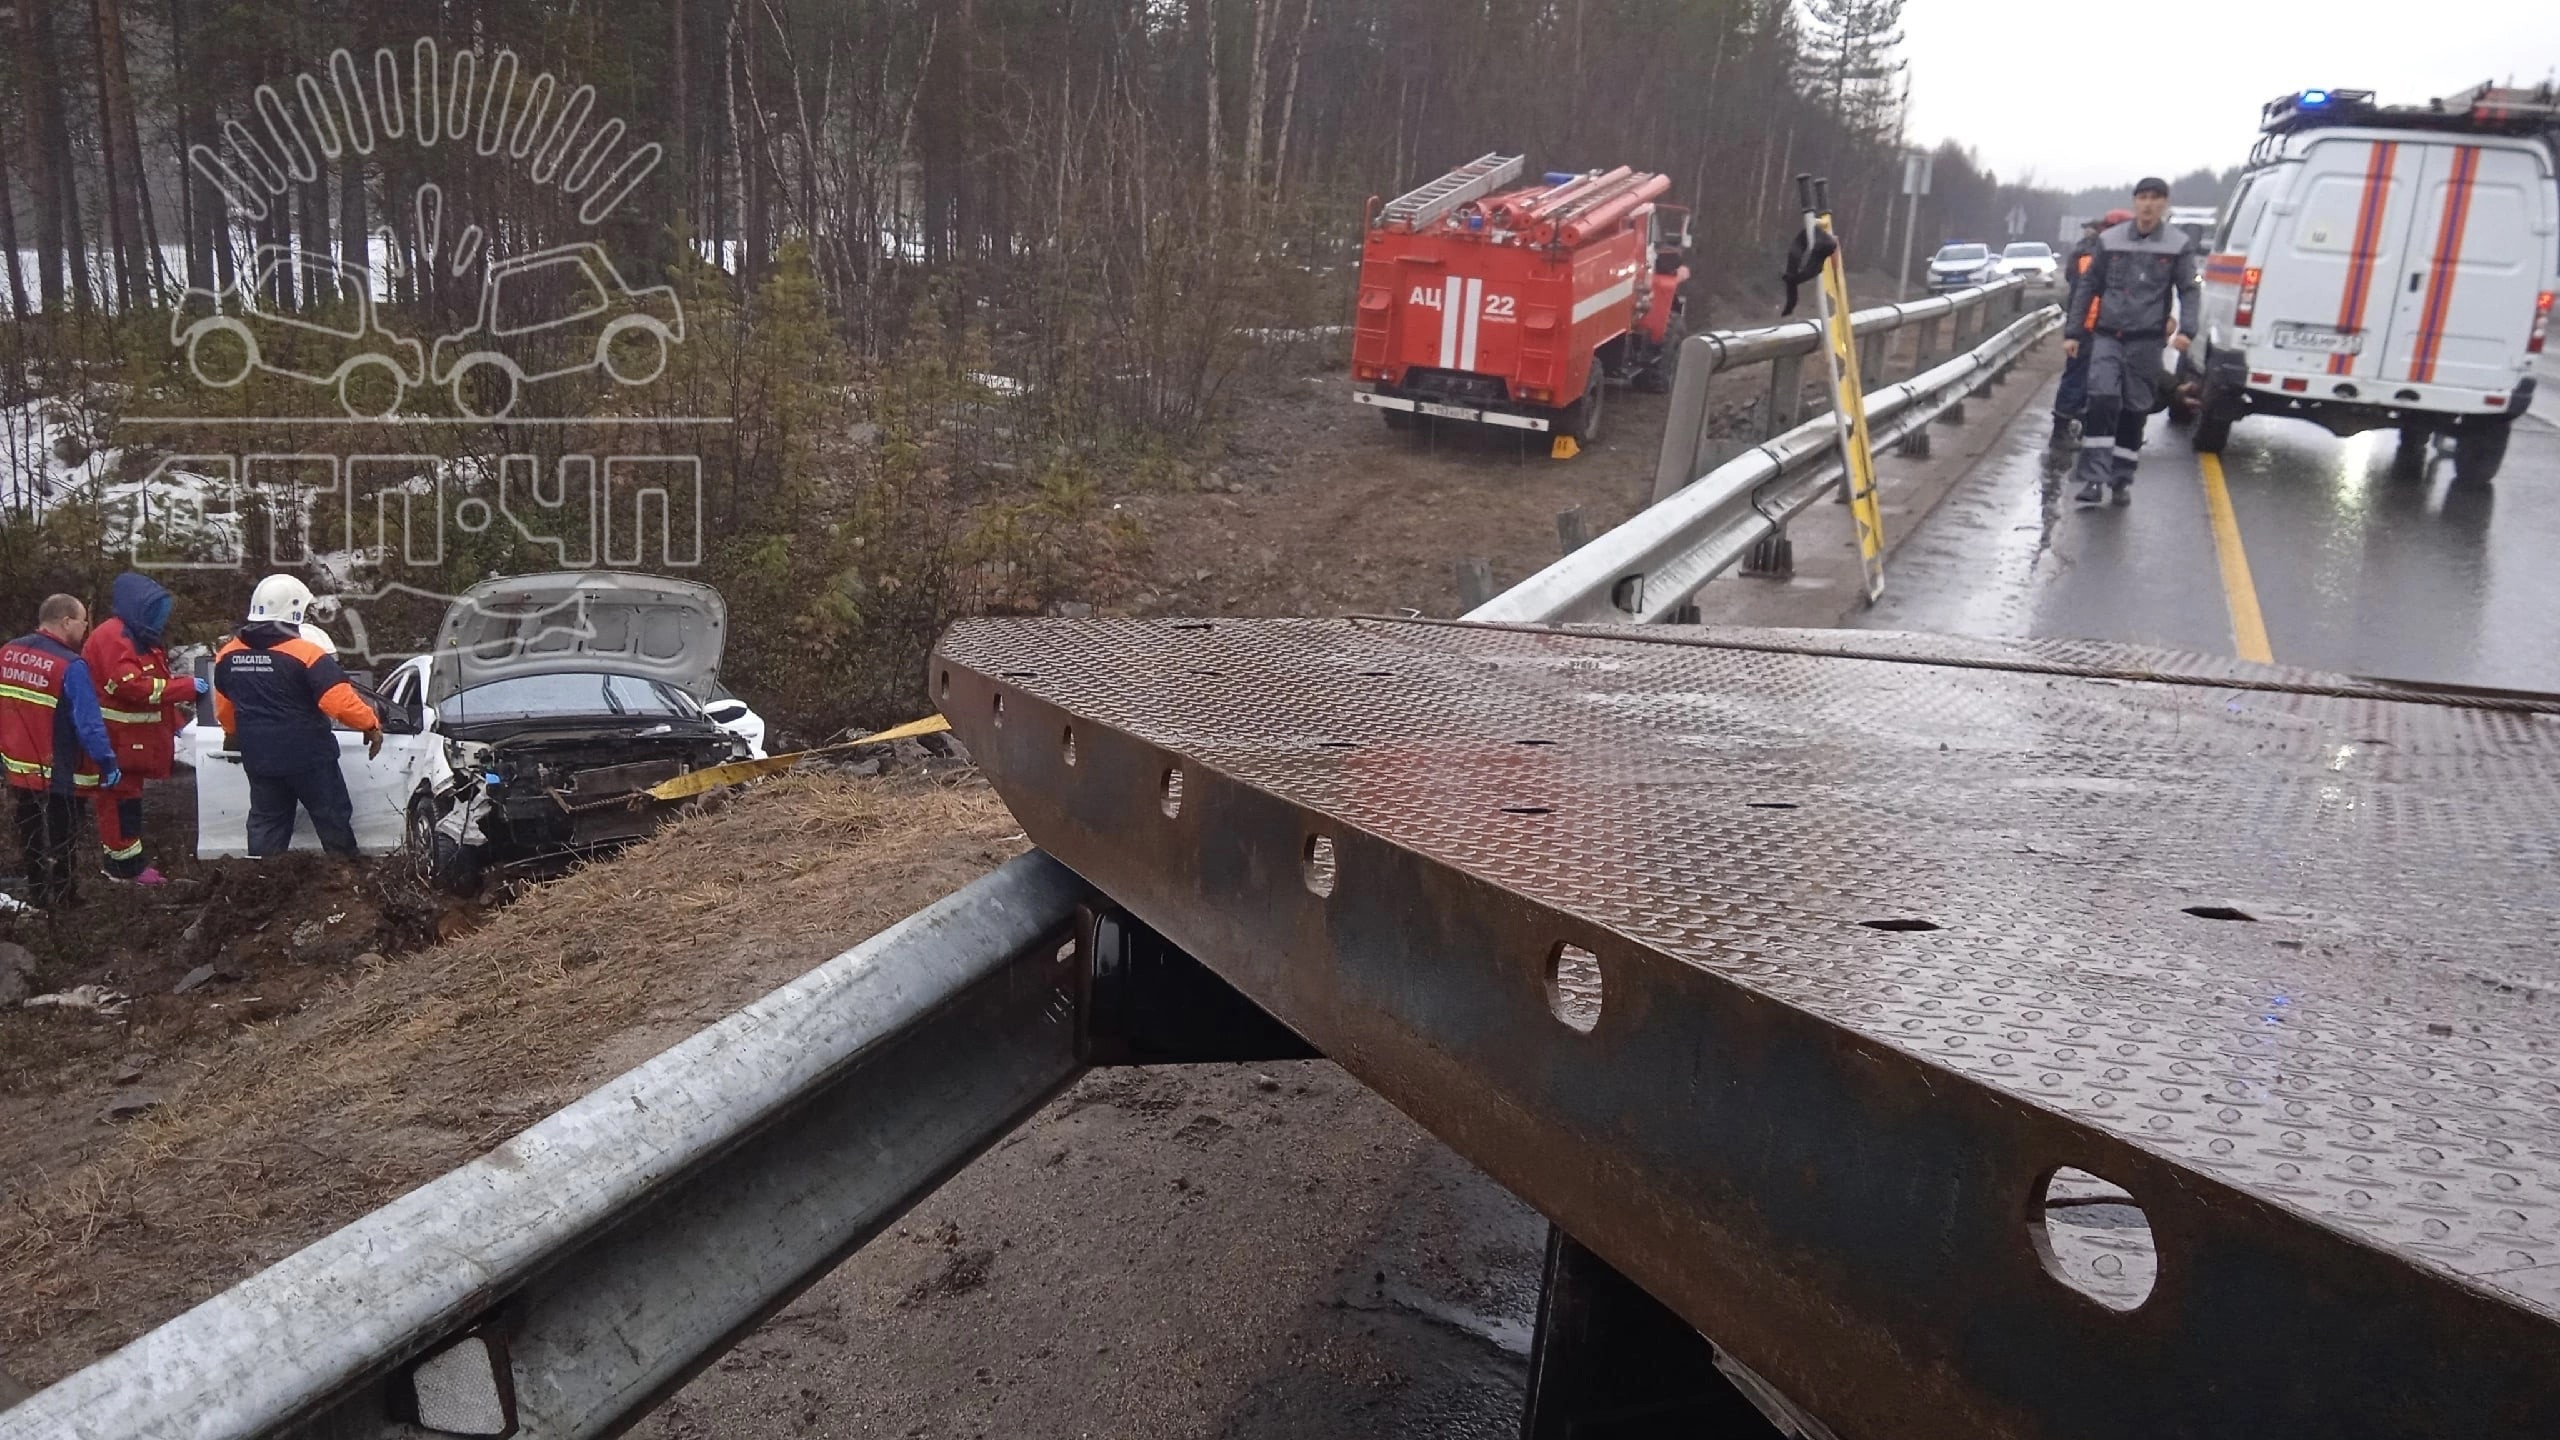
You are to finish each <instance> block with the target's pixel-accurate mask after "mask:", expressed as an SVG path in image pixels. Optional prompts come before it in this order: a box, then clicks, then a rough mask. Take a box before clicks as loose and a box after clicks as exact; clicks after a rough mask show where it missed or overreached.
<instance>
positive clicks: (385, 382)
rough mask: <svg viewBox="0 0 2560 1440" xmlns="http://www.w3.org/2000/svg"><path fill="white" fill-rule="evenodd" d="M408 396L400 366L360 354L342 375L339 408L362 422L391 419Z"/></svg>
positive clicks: (383, 359) (405, 381)
mask: <svg viewBox="0 0 2560 1440" xmlns="http://www.w3.org/2000/svg"><path fill="white" fill-rule="evenodd" d="M408 393H409V382H408V381H407V380H406V379H405V378H403V377H402V376H401V374H400V367H399V366H397V365H395V364H393V363H391V361H390V360H388V359H386V358H385V357H383V356H380V355H359V356H357V357H356V358H355V359H354V360H353V361H350V362H349V363H348V365H347V368H346V369H345V370H343V371H341V372H340V373H339V375H338V406H339V408H340V409H343V410H345V411H346V412H347V414H348V415H350V416H352V417H354V418H355V419H358V420H388V419H390V418H391V417H392V416H394V415H397V414H399V413H400V400H401V397H403V396H405V395H407V394H408Z"/></svg>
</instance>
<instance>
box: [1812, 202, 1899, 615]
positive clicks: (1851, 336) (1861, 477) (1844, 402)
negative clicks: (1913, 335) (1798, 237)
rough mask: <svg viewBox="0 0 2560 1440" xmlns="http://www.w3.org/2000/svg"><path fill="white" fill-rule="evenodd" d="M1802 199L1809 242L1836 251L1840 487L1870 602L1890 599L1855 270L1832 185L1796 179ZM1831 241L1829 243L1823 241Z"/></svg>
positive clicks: (1825, 278) (1832, 333)
mask: <svg viewBox="0 0 2560 1440" xmlns="http://www.w3.org/2000/svg"><path fill="white" fill-rule="evenodd" d="M1796 195H1797V198H1798V199H1799V200H1801V201H1802V202H1803V205H1804V225H1805V243H1806V244H1807V245H1808V246H1809V247H1819V248H1815V249H1814V250H1812V252H1811V253H1816V254H1819V253H1821V250H1822V249H1828V250H1829V251H1830V254H1829V257H1828V258H1827V259H1825V260H1824V261H1823V262H1822V291H1821V302H1822V329H1823V335H1824V336H1825V339H1826V343H1825V344H1824V345H1823V347H1822V355H1823V361H1824V364H1825V365H1826V367H1827V368H1828V369H1829V371H1830V374H1831V421H1832V426H1833V428H1834V429H1835V430H1837V431H1838V432H1839V436H1840V455H1841V459H1842V462H1843V463H1842V465H1841V475H1840V483H1841V485H1842V486H1843V487H1844V488H1845V489H1846V491H1847V493H1848V499H1849V514H1850V515H1851V516H1852V517H1854V518H1855V520H1856V521H1857V526H1858V566H1859V569H1860V571H1861V572H1862V573H1863V575H1864V577H1865V580H1866V589H1867V603H1868V604H1870V605H1872V604H1874V603H1875V602H1876V601H1877V600H1879V599H1881V598H1882V597H1883V595H1884V508H1883V506H1882V505H1880V504H1879V503H1878V502H1877V499H1876V455H1875V447H1874V446H1873V445H1872V444H1871V443H1870V442H1869V440H1868V438H1867V399H1866V390H1865V388H1864V386H1863V384H1862V383H1861V382H1860V380H1859V378H1858V337H1857V332H1856V330H1855V328H1854V327H1853V326H1852V324H1851V320H1852V317H1853V316H1854V315H1855V313H1856V312H1855V310H1854V309H1853V308H1852V307H1851V306H1850V304H1849V267H1848V262H1847V259H1846V257H1845V256H1844V255H1843V254H1842V252H1841V249H1840V245H1839V237H1838V236H1837V235H1835V234H1834V233H1833V231H1832V229H1831V183H1830V182H1829V181H1827V180H1817V179H1815V178H1814V177H1812V176H1810V175H1799V176H1797V177H1796ZM1826 240H1827V241H1829V242H1830V243H1829V244H1828V245H1824V244H1823V243H1822V242H1824V241H1826Z"/></svg>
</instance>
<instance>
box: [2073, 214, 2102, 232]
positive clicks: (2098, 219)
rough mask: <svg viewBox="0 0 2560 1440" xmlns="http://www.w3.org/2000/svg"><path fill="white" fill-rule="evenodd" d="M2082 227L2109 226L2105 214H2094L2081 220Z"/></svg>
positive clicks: (2087, 228)
mask: <svg viewBox="0 0 2560 1440" xmlns="http://www.w3.org/2000/svg"><path fill="white" fill-rule="evenodd" d="M2080 228H2081V229H2083V230H2104V229H2106V228H2107V222H2106V219H2105V218H2104V217H2103V216H2097V215H2092V216H2090V217H2089V218H2088V219H2086V220H2083V221H2081V222H2080Z"/></svg>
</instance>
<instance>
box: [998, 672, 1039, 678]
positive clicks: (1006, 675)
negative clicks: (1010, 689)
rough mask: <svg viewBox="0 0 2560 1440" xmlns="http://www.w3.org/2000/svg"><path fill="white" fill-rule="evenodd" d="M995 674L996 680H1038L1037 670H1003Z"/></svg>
mask: <svg viewBox="0 0 2560 1440" xmlns="http://www.w3.org/2000/svg"><path fill="white" fill-rule="evenodd" d="M997 673H998V678H1000V679H1005V680H1037V679H1039V678H1040V672H1039V671H1037V670H1004V671H999V672H997Z"/></svg>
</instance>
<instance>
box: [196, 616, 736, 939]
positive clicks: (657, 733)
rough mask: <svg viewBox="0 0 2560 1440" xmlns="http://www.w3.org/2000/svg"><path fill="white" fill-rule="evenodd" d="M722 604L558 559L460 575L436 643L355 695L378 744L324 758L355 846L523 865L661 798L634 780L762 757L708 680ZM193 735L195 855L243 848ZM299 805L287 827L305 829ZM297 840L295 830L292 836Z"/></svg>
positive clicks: (578, 848) (663, 810) (350, 746)
mask: <svg viewBox="0 0 2560 1440" xmlns="http://www.w3.org/2000/svg"><path fill="white" fill-rule="evenodd" d="M727 624H728V610H727V606H726V605H725V604H723V602H722V601H721V599H720V595H719V592H718V591H716V590H713V589H712V588H711V587H709V586H707V585H700V584H695V583H693V582H691V581H686V580H671V579H667V578H665V577H662V576H655V575H634V574H624V573H619V572H613V571H569V572H561V573H556V574H548V575H527V576H516V577H510V578H506V579H501V580H492V581H488V582H486V583H484V584H481V585H477V586H474V587H473V588H472V589H471V590H470V591H469V592H467V593H465V594H464V595H463V596H462V597H461V598H460V599H458V600H456V601H455V602H454V604H453V606H452V607H451V608H450V609H449V610H447V612H446V613H445V617H444V622H443V624H442V626H441V627H439V630H438V633H437V636H436V645H435V648H434V649H433V650H432V651H430V652H428V653H427V654H424V655H418V656H413V657H411V658H410V659H409V660H407V661H405V662H403V663H402V664H401V665H400V666H399V667H398V668H396V669H394V670H393V671H392V672H391V673H390V675H389V677H388V678H387V679H386V680H385V681H384V682H383V683H382V684H381V685H380V687H379V689H378V690H377V691H376V692H375V693H374V694H372V695H370V696H368V698H369V699H371V700H373V701H374V706H375V710H376V712H377V713H379V714H380V715H381V717H382V720H383V735H384V740H383V747H382V753H381V754H380V755H379V756H375V757H371V758H368V757H367V756H366V755H365V753H364V748H363V746H362V745H361V743H359V742H358V741H357V738H356V737H355V736H354V735H353V734H352V733H345V734H341V735H340V736H339V764H340V766H341V767H342V768H343V769H344V770H345V771H346V775H347V790H348V793H349V795H350V796H352V797H353V799H354V801H355V812H356V813H355V821H356V839H357V843H358V845H359V847H360V848H362V849H364V850H365V851H367V852H369V853H383V852H387V851H390V850H395V849H399V848H401V847H402V846H404V845H405V846H407V847H408V848H410V849H411V850H414V851H415V852H416V853H418V854H419V855H420V856H422V857H428V858H430V859H431V861H432V864H433V868H434V872H435V875H436V878H437V880H438V881H439V882H440V883H443V884H445V885H447V886H450V887H453V888H458V889H468V888H471V887H473V886H475V885H477V883H478V882H479V880H480V878H481V876H482V875H484V874H486V873H489V872H492V871H497V870H507V871H513V872H539V871H541V870H545V869H553V868H558V867H559V866H560V865H562V864H564V863H566V862H567V861H569V860H572V859H575V858H577V857H580V856H584V855H589V854H593V853H595V852H596V851H598V850H600V849H604V848H608V847H611V846H614V845H618V844H622V843H624V842H627V841H630V840H634V839H638V838H639V837H641V836H643V835H646V834H648V833H649V831H650V830H652V829H653V828H655V826H656V825H657V824H658V822H659V821H660V820H661V819H663V818H664V817H665V816H666V815H667V814H668V813H669V812H671V811H672V810H674V809H675V808H676V804H675V802H665V801H659V800H655V799H653V798H651V797H650V795H649V794H648V793H647V792H648V791H649V789H650V787H652V786H654V785H657V784H659V783H661V782H663V781H667V780H672V779H674V778H675V777H677V776H679V775H683V774H686V773H689V772H691V771H694V770H699V769H703V768H705V767H707V766H712V765H718V764H722V763H725V762H727V761H730V760H737V759H750V758H760V757H761V756H762V754H763V737H764V728H765V727H764V721H763V719H762V718H761V717H759V716H757V715H756V713H755V712H754V711H753V710H752V709H750V708H748V707H747V705H746V704H745V702H743V701H740V700H738V699H737V698H735V697H734V696H731V695H729V694H728V693H727V692H726V691H724V690H722V689H721V688H720V685H719V669H720V654H721V649H722V643H723V640H724V638H725V634H726V630H727ZM204 731H205V727H197V729H196V730H195V731H194V732H191V733H193V734H194V735H195V736H196V739H197V741H198V746H197V748H198V750H199V751H200V752H201V753H199V754H197V755H195V756H193V757H190V758H193V759H194V760H195V763H196V776H197V781H196V795H197V820H198V843H197V853H198V854H200V855H208V856H211V855H226V854H229V855H237V854H245V853H246V852H247V848H248V846H247V815H248V783H247V780H246V778H245V777H244V776H243V775H242V774H241V772H240V768H239V759H238V757H237V756H236V755H230V754H226V753H223V752H221V751H220V750H219V749H218V748H208V747H207V745H206V743H205V742H206V741H207V740H209V741H210V747H218V746H219V745H220V735H219V733H218V732H216V733H213V734H211V735H210V736H207V735H206V734H205V733H204ZM308 824H309V822H308V820H307V819H305V820H304V822H303V829H305V830H307V829H308ZM296 843H297V844H303V843H308V842H307V841H305V840H304V839H303V838H302V837H301V836H300V835H299V834H298V835H297V841H296Z"/></svg>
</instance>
